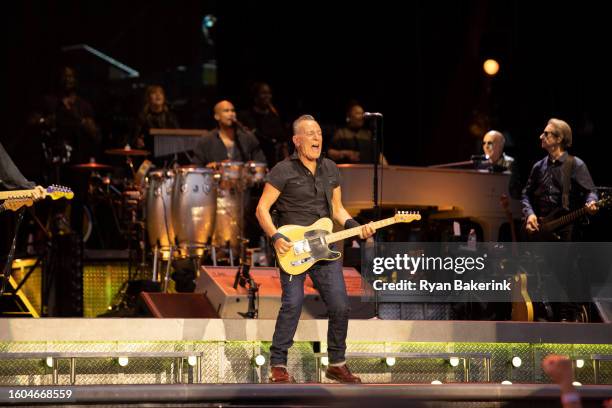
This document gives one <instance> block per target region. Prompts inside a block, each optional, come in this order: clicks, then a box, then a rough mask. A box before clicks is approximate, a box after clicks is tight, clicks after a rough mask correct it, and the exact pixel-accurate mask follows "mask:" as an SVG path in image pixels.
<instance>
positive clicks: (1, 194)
mask: <svg viewBox="0 0 612 408" xmlns="http://www.w3.org/2000/svg"><path fill="white" fill-rule="evenodd" d="M33 194H34V190H8V191H0V200H8V199H11V198H31V197H32V195H33Z"/></svg>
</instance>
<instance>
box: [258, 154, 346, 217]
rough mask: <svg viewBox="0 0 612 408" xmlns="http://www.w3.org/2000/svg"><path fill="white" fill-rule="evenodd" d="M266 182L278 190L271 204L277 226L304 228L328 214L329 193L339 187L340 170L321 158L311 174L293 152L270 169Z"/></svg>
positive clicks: (330, 209)
mask: <svg viewBox="0 0 612 408" xmlns="http://www.w3.org/2000/svg"><path fill="white" fill-rule="evenodd" d="M266 182H268V183H270V184H271V185H272V186H273V187H274V188H276V189H277V190H278V191H280V196H279V197H278V199H277V201H276V203H275V207H276V211H277V212H278V216H279V217H278V220H277V222H276V224H277V227H280V226H282V225H287V224H295V225H303V226H307V225H310V224H312V223H313V222H315V221H316V220H318V219H319V218H322V217H330V216H331V215H332V204H331V197H332V193H333V190H334V189H335V188H336V187H338V186H340V171H339V170H338V167H337V166H336V163H334V162H333V161H331V160H329V159H327V158H323V157H321V158H319V159H318V160H317V169H316V172H315V174H314V175H313V174H312V173H311V172H310V170H308V169H307V168H306V166H304V164H303V163H302V162H301V161H300V159H299V158H298V156H297V154H296V153H294V154H293V155H292V156H291V157H289V158H287V159H285V160H283V161H281V162H280V163H278V164H277V165H276V166H274V168H273V169H272V170H270V172H269V173H268V175H267V176H266Z"/></svg>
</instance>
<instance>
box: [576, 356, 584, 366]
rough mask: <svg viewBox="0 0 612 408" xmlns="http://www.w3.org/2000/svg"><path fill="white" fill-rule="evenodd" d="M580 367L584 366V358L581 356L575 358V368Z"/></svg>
mask: <svg viewBox="0 0 612 408" xmlns="http://www.w3.org/2000/svg"><path fill="white" fill-rule="evenodd" d="M582 367H584V360H583V359H581V358H579V359H576V368H582Z"/></svg>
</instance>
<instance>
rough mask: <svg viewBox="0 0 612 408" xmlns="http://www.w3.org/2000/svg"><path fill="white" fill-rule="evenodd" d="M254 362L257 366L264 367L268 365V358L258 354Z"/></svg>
mask: <svg viewBox="0 0 612 408" xmlns="http://www.w3.org/2000/svg"><path fill="white" fill-rule="evenodd" d="M254 361H255V365H256V366H258V367H261V366H262V365H264V364H265V363H266V358H265V357H264V356H262V355H261V354H258V355H256V356H255V359H254Z"/></svg>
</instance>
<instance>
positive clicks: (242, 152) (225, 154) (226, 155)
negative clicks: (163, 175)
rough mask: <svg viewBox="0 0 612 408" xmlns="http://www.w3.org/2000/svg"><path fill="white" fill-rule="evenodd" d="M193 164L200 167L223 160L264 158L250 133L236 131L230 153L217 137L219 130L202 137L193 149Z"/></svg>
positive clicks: (261, 160)
mask: <svg viewBox="0 0 612 408" xmlns="http://www.w3.org/2000/svg"><path fill="white" fill-rule="evenodd" d="M194 153H195V156H196V157H195V163H196V164H198V165H201V166H206V165H207V164H208V163H211V162H220V161H223V160H234V161H242V162H247V161H251V160H253V161H256V162H264V163H265V161H266V156H265V155H264V154H263V152H262V151H261V147H260V146H259V142H257V139H256V138H255V136H253V135H252V134H251V133H248V132H243V131H242V130H237V131H236V139H235V142H234V148H233V149H232V150H231V151H228V150H227V147H225V145H224V144H223V141H222V140H221V138H220V137H219V129H215V130H213V131H212V132H210V134H208V135H206V136H204V137H202V138H201V139H200V141H199V142H198V144H197V145H196V147H195V148H194Z"/></svg>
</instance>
